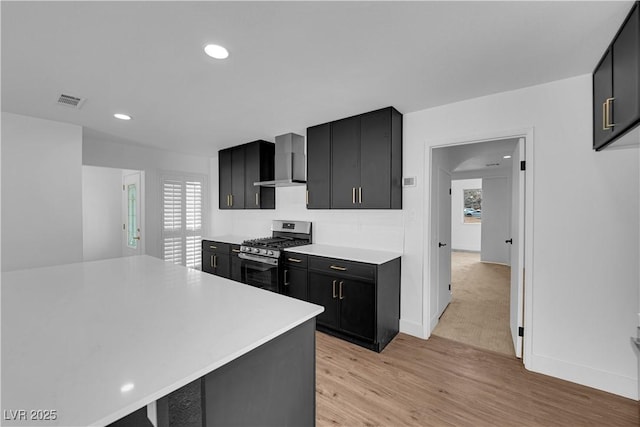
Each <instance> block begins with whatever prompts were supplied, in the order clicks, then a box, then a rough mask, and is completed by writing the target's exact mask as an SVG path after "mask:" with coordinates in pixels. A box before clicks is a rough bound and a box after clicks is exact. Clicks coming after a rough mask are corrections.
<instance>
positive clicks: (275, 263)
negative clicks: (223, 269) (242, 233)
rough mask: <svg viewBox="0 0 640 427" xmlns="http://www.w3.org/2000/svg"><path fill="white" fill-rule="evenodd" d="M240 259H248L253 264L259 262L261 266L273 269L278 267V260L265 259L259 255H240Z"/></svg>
mask: <svg viewBox="0 0 640 427" xmlns="http://www.w3.org/2000/svg"><path fill="white" fill-rule="evenodd" d="M238 258H242V259H246V260H249V261H253V262H258V263H260V264H266V265H271V266H273V267H277V266H278V258H265V257H261V256H258V255H250V254H245V253H239V254H238Z"/></svg>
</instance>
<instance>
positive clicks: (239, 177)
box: [231, 145, 245, 209]
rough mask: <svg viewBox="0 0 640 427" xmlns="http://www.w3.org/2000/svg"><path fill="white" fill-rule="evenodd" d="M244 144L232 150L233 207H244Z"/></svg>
mask: <svg viewBox="0 0 640 427" xmlns="http://www.w3.org/2000/svg"><path fill="white" fill-rule="evenodd" d="M244 153H245V147H244V145H240V146H238V147H233V149H232V150H231V208H232V209H244V190H245V189H244Z"/></svg>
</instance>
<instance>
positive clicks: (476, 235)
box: [451, 179, 482, 252]
mask: <svg viewBox="0 0 640 427" xmlns="http://www.w3.org/2000/svg"><path fill="white" fill-rule="evenodd" d="M473 188H482V180H481V179H458V180H453V181H451V249H453V250H458V251H473V252H480V248H481V246H480V235H481V232H482V223H480V222H477V223H465V222H464V215H463V209H464V190H465V189H473Z"/></svg>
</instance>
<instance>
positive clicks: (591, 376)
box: [401, 75, 640, 398]
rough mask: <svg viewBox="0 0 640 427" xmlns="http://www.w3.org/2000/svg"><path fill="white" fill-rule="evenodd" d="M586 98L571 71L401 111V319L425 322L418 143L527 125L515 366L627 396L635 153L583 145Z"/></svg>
mask: <svg viewBox="0 0 640 427" xmlns="http://www.w3.org/2000/svg"><path fill="white" fill-rule="evenodd" d="M591 102H592V100H591V78H590V75H583V76H578V77H574V78H571V79H566V80H561V81H556V82H552V83H549V84H545V85H540V86H534V87H529V88H524V89H520V90H516V91H511V92H504V93H499V94H495V95H491V96H486V97H482V98H477V99H472V100H468V101H464V102H459V103H455V104H450V105H445V106H441V107H437V108H432V109H428V110H423V111H419V112H415V113H411V114H405V115H404V129H403V131H404V147H403V148H404V153H403V158H404V160H403V161H404V164H403V166H404V175H405V176H416V177H417V182H418V186H417V187H415V188H412V189H411V191H405V192H404V226H405V229H404V232H405V244H404V251H405V256H404V257H403V264H402V273H403V277H402V308H401V317H402V326H403V328H404V329H405V330H406V331H408V332H416V331H417V330H418V331H421V332H423V334H425V335H426V334H428V333H429V330H430V325H429V310H430V307H431V304H430V298H431V295H430V293H429V289H431V288H430V283H429V274H428V272H429V270H428V267H429V265H428V262H427V260H428V257H429V255H430V252H431V246H433V244H434V242H431V241H429V240H428V238H427V236H428V235H429V234H428V227H429V224H430V223H431V214H430V209H428V207H429V206H430V200H429V187H430V173H427V170H428V169H427V167H428V164H429V160H430V157H429V156H430V151H431V150H430V147H432V146H437V145H441V144H444V143H447V142H448V141H452V140H459V141H460V140H475V139H479V138H482V137H483V136H486V135H495V134H496V133H500V132H502V133H507V132H511V131H513V130H526V129H531V128H533V146H532V147H528V154H530V156H529V157H528V158H527V164H528V169H529V170H528V172H527V176H528V177H529V176H533V181H532V182H530V183H528V188H529V189H531V188H532V189H533V190H532V192H533V194H530V195H529V196H530V197H531V200H533V205H532V206H528V207H527V209H529V210H531V211H532V215H530V216H529V217H528V218H527V219H526V221H527V223H528V227H529V228H530V229H532V230H533V232H532V235H530V236H528V239H529V241H528V244H530V245H533V249H532V250H533V252H532V253H531V254H529V258H528V260H529V262H530V264H529V265H527V266H526V269H527V274H528V275H530V282H528V283H527V284H526V289H527V293H528V295H529V302H530V304H531V307H530V311H529V312H527V311H526V310H525V316H526V320H527V323H526V327H525V357H526V366H527V368H528V369H531V370H534V371H537V372H542V373H545V374H549V375H553V376H557V377H560V378H564V379H567V380H570V381H575V382H578V383H581V384H585V385H589V386H592V387H595V388H599V389H602V390H606V391H610V392H613V393H617V394H620V395H623V396H628V397H632V398H637V397H638V370H637V368H638V366H637V360H636V355H635V354H634V352H633V349H632V346H631V343H630V339H629V337H630V336H635V333H636V330H635V328H636V326H637V323H638V317H637V313H638V312H639V307H638V301H639V295H638V283H639V281H640V277H639V276H640V272H639V270H638V259H639V258H640V250H639V245H640V243H639V242H640V230H639V225H638V210H639V200H638V199H639V197H638V194H639V191H640V189H639V181H640V177H639V155H638V151H637V150H633V149H631V150H619V151H616V150H613V151H606V150H605V151H603V152H594V151H593V150H592V149H591V145H592V140H591V138H592V136H591ZM576 207H578V208H579V209H582V208H584V209H588V211H589V214H588V215H576V214H575V212H576ZM422 276H424V278H425V280H424V281H423V280H421V279H420V278H421V277H422ZM423 308H425V310H424V311H423ZM420 326H421V327H422V329H421V330H420V329H419V327H420Z"/></svg>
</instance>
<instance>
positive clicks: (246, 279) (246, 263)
mask: <svg viewBox="0 0 640 427" xmlns="http://www.w3.org/2000/svg"><path fill="white" fill-rule="evenodd" d="M238 258H240V281H241V282H242V283H246V284H247V285H251V286H255V287H256V288H261V289H266V290H268V291H272V292H278V293H279V292H280V287H279V286H278V283H279V282H280V277H279V268H278V264H279V261H278V259H276V258H266V257H261V256H256V255H250V254H245V253H241V254H238Z"/></svg>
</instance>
